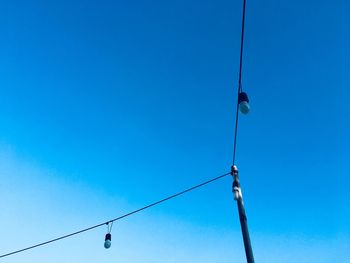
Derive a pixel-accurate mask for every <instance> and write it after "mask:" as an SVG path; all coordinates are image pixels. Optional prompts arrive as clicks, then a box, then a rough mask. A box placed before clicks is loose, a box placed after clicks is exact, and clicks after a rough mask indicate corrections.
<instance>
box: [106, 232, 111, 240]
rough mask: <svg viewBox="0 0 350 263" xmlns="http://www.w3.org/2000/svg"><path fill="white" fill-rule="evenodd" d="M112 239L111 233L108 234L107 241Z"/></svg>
mask: <svg viewBox="0 0 350 263" xmlns="http://www.w3.org/2000/svg"><path fill="white" fill-rule="evenodd" d="M107 240H109V241H112V235H111V234H110V233H108V234H106V237H105V241H107Z"/></svg>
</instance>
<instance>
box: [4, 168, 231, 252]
mask: <svg viewBox="0 0 350 263" xmlns="http://www.w3.org/2000/svg"><path fill="white" fill-rule="evenodd" d="M229 174H231V173H230V172H229V173H225V174H222V175H220V176H217V177H215V178H212V179H210V180H208V181H205V182H203V183H200V184H197V185H195V186H192V187H190V188H187V189H186V190H183V191H181V192H178V193H176V194H173V195H170V196H168V197H166V198H164V199H161V200H159V201H157V202H154V203H151V204H149V205H146V206H144V207H141V208H139V209H136V210H134V211H132V212H129V213H127V214H124V215H121V216H119V217H116V218H114V219H111V220H109V221H106V222H103V223H100V224H97V225H94V226H91V227H88V228H85V229H82V230H79V231H76V232H73V233H70V234H67V235H64V236H60V237H57V238H54V239H51V240H48V241H45V242H42V243H38V244H36V245H33V246H30V247H26V248H22V249H19V250H15V251H13V252H10V253H7V254H3V255H0V258H3V257H7V256H10V255H14V254H17V253H20V252H23V251H26V250H30V249H33V248H37V247H40V246H44V245H47V244H49V243H53V242H56V241H59V240H61V239H65V238H68V237H71V236H75V235H78V234H81V233H83V232H86V231H89V230H92V229H95V228H98V227H101V226H103V225H106V224H109V223H113V222H115V221H118V220H121V219H123V218H126V217H129V216H131V215H133V214H136V213H139V212H141V211H143V210H146V209H148V208H151V207H152V206H155V205H158V204H160V203H163V202H165V201H168V200H170V199H173V198H175V197H178V196H180V195H182V194H185V193H187V192H190V191H192V190H195V189H197V188H199V187H202V186H204V185H207V184H209V183H212V182H214V181H216V180H219V179H221V178H223V177H225V176H227V175H229Z"/></svg>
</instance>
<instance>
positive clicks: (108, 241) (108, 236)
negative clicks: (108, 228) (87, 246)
mask: <svg viewBox="0 0 350 263" xmlns="http://www.w3.org/2000/svg"><path fill="white" fill-rule="evenodd" d="M111 245H112V235H111V234H110V233H108V234H106V237H105V243H104V247H105V248H106V249H108V248H110V247H111Z"/></svg>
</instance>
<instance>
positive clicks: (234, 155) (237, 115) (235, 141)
mask: <svg viewBox="0 0 350 263" xmlns="http://www.w3.org/2000/svg"><path fill="white" fill-rule="evenodd" d="M245 6H246V0H243V11H242V12H243V13H242V28H241V49H240V55H239V73H238V93H237V105H236V121H235V131H234V137H233V158H232V165H235V159H236V145H237V133H238V117H239V114H238V111H239V104H238V96H239V94H240V93H241V92H242V68H243V48H244V26H245Z"/></svg>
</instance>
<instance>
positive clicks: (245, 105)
mask: <svg viewBox="0 0 350 263" xmlns="http://www.w3.org/2000/svg"><path fill="white" fill-rule="evenodd" d="M238 105H239V110H240V112H242V113H243V114H248V112H249V110H250V106H249V98H248V95H247V93H245V92H241V93H239V95H238Z"/></svg>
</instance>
